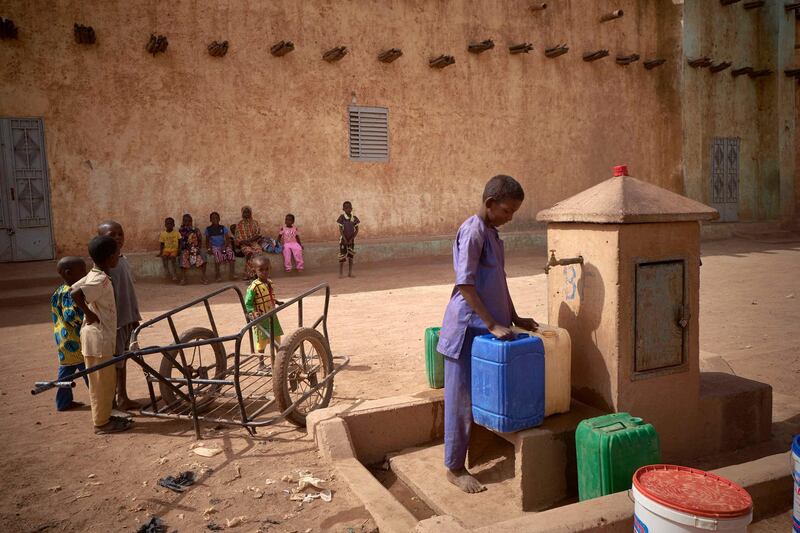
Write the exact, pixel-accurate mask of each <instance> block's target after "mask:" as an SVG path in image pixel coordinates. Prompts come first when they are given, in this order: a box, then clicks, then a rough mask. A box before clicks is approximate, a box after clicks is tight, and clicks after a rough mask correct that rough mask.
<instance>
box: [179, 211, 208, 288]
mask: <svg viewBox="0 0 800 533" xmlns="http://www.w3.org/2000/svg"><path fill="white" fill-rule="evenodd" d="M178 233H180V235H181V240H180V247H181V255H180V263H181V285H186V271H187V270H189V269H190V268H192V267H197V268H199V269H200V273H201V278H200V279H201V281H202V282H203V283H204V284H205V283H208V280H206V260H205V259H203V255H202V254H201V253H200V246H201V245H202V244H203V236H202V234H201V233H200V230H199V229H197V228H196V227H194V223H193V220H192V215H190V214H188V213H186V214H185V215H183V218H182V219H181V228H180V229H179V230H178Z"/></svg>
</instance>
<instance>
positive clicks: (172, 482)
mask: <svg viewBox="0 0 800 533" xmlns="http://www.w3.org/2000/svg"><path fill="white" fill-rule="evenodd" d="M158 484H159V486H161V487H164V488H167V489H169V490H171V491H174V492H184V491H185V490H186V489H187V488H188V487H190V486H191V485H194V472H192V471H191V470H187V471H185V472H181V473H180V474H178V475H177V476H167V477H162V478H161V479H159V480H158Z"/></svg>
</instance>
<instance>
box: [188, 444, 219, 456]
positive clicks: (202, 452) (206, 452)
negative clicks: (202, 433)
mask: <svg viewBox="0 0 800 533" xmlns="http://www.w3.org/2000/svg"><path fill="white" fill-rule="evenodd" d="M192 451H193V452H194V453H196V454H197V455H199V456H201V457H214V456H215V455H217V454H219V453H222V450H221V449H220V448H206V447H205V446H198V447H197V448H192Z"/></svg>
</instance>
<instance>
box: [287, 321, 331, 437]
mask: <svg viewBox="0 0 800 533" xmlns="http://www.w3.org/2000/svg"><path fill="white" fill-rule="evenodd" d="M331 372H333V356H332V355H331V349H330V346H328V340H327V339H326V338H325V337H324V336H323V335H322V333H320V332H319V331H317V330H316V329H314V328H300V329H298V330H297V331H295V332H294V333H292V334H291V335H289V337H287V338H286V339H284V341H283V342H282V343H281V346H280V348H279V349H278V355H277V357H276V358H275V370H274V373H273V376H274V379H273V383H272V387H273V392H274V393H275V399H276V400H277V402H278V409H279V410H280V411H281V412H283V411H285V410H286V409H287V408H288V407H289V406H290V405H292V404H293V403H294V402H296V401H297V400H298V399H300V397H302V396H303V395H305V394H306V393H307V392H309V391H311V390H312V389H314V388H315V387H319V388H318V389H317V390H316V391H315V392H314V394H312V395H311V396H309V397H308V398H306V399H305V400H304V401H303V402H302V403H300V404H299V405H298V406H297V407H296V408H295V409H294V411H292V412H291V413H289V414H288V415H286V419H287V420H288V421H289V422H291V423H292V424H294V425H296V426H300V427H305V425H306V415H307V414H308V413H310V412H311V411H313V410H314V409H319V408H322V407H327V406H328V402H330V401H331V395H332V394H333V380H331V381H328V382H327V383H326V384H325V385H323V386H321V387H320V386H319V383H320V382H321V381H322V380H323V379H325V377H326V376H327V375H328V374H330V373H331Z"/></svg>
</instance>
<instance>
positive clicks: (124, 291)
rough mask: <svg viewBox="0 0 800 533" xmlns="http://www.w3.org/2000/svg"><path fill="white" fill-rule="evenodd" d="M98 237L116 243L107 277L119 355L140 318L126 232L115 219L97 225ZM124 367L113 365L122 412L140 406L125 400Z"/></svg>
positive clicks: (125, 378)
mask: <svg viewBox="0 0 800 533" xmlns="http://www.w3.org/2000/svg"><path fill="white" fill-rule="evenodd" d="M97 234H98V235H100V236H107V237H111V238H112V239H114V242H116V243H117V255H118V256H119V260H118V261H117V264H116V266H114V267H113V268H112V269H111V270H110V271H109V275H110V276H111V282H112V284H113V286H114V299H115V301H116V304H117V315H116V319H117V340H116V349H115V350H114V351H113V352H112V353H113V354H114V355H120V354H123V353H125V352H127V351H128V348H129V347H130V343H131V334H132V333H133V330H134V329H136V327H137V326H138V325H139V322H140V321H141V320H142V315H141V314H140V313H139V300H138V299H137V298H136V287H135V286H134V284H133V274H132V273H131V267H130V265H129V264H128V258H127V257H125V256H124V255H122V247H123V246H124V245H125V231H124V230H123V229H122V224H120V223H119V222H116V221H114V220H108V221H106V222H103V223H102V224H100V225H99V226H97ZM84 355H85V354H84ZM126 364H127V359H125V360H122V361H120V362H119V363H117V365H116V368H117V398H116V407H117V409H121V410H123V411H127V410H132V409H139V408H140V407H141V405H139V403H138V402H135V401H133V400H131V399H130V398H128V378H127V372H126V369H125V365H126Z"/></svg>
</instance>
